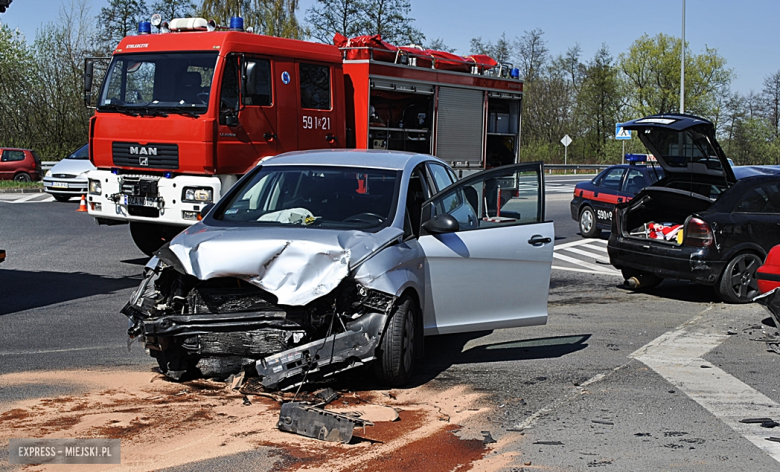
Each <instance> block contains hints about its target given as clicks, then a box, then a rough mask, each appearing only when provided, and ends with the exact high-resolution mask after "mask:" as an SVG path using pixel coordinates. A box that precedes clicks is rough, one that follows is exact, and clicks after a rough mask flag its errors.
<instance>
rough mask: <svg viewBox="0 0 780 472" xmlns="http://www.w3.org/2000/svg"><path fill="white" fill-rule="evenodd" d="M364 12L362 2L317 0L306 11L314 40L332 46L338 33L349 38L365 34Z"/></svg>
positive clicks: (357, 0) (352, 0) (307, 21)
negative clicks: (334, 36)
mask: <svg viewBox="0 0 780 472" xmlns="http://www.w3.org/2000/svg"><path fill="white" fill-rule="evenodd" d="M364 10H365V5H364V3H363V2H362V1H361V0H317V3H316V4H315V5H314V6H313V7H311V8H309V9H308V10H306V23H307V24H308V25H309V28H310V34H311V36H312V37H313V38H314V39H316V40H317V41H320V42H322V43H326V44H330V43H332V42H333V35H335V34H336V33H339V34H342V35H344V36H346V37H347V38H353V37H355V36H360V35H361V34H364V31H365V30H364V27H365V22H366V20H365V16H364V13H363V12H364Z"/></svg>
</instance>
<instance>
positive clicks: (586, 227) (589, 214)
mask: <svg viewBox="0 0 780 472" xmlns="http://www.w3.org/2000/svg"><path fill="white" fill-rule="evenodd" d="M580 234H582V237H583V238H597V237H599V235H601V230H600V229H598V228H597V227H596V214H595V213H593V208H591V207H589V206H586V207H585V208H583V209H582V210H581V211H580Z"/></svg>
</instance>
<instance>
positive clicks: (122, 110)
mask: <svg viewBox="0 0 780 472" xmlns="http://www.w3.org/2000/svg"><path fill="white" fill-rule="evenodd" d="M103 109H108V110H116V111H118V112H119V113H122V114H123V115H130V116H138V112H136V111H133V110H131V109H130V108H128V107H125V106H122V105H114V104H108V105H103Z"/></svg>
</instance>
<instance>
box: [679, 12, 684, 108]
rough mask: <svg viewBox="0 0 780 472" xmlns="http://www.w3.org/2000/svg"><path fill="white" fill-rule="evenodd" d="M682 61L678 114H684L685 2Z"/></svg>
mask: <svg viewBox="0 0 780 472" xmlns="http://www.w3.org/2000/svg"><path fill="white" fill-rule="evenodd" d="M682 3H683V5H682V7H683V10H682V59H680V113H685V0H682Z"/></svg>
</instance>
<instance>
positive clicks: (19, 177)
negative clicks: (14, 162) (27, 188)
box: [14, 172, 32, 182]
mask: <svg viewBox="0 0 780 472" xmlns="http://www.w3.org/2000/svg"><path fill="white" fill-rule="evenodd" d="M14 182H32V177H30V174H28V173H27V172H19V173H18V174H16V175H15V176H14Z"/></svg>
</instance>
